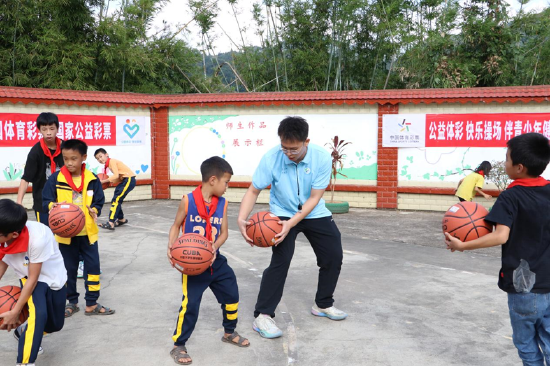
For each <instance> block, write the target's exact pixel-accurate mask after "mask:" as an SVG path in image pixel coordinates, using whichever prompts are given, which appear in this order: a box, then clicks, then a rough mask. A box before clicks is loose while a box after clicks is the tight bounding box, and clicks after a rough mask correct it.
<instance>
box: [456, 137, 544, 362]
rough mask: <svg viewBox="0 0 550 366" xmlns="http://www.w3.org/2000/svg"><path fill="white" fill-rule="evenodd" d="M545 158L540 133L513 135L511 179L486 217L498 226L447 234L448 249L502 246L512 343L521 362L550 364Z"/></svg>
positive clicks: (508, 169) (501, 278) (509, 153)
mask: <svg viewBox="0 0 550 366" xmlns="http://www.w3.org/2000/svg"><path fill="white" fill-rule="evenodd" d="M549 162H550V145H549V144H548V139H547V138H546V137H544V136H543V135H541V134H538V133H526V134H523V135H519V136H516V137H514V138H512V139H511V140H510V141H508V151H507V152H506V163H505V169H506V174H508V176H509V177H510V179H512V180H513V182H512V184H510V185H509V186H508V188H507V189H506V190H505V191H503V192H502V193H501V194H500V195H499V197H498V198H497V200H496V202H495V204H494V206H493V208H492V209H491V212H490V213H489V215H487V217H486V218H485V220H486V221H488V222H490V223H493V224H495V225H496V230H495V231H493V232H492V233H489V234H487V235H485V236H482V237H480V238H478V239H475V240H472V241H469V242H466V243H464V242H462V241H460V240H459V239H457V238H454V237H452V236H451V235H449V233H445V237H446V239H445V242H446V244H447V248H448V249H450V250H451V251H455V250H460V251H462V250H472V249H478V248H487V247H492V246H497V245H502V267H501V269H500V272H499V276H498V286H499V287H500V289H501V290H503V291H505V292H507V293H508V308H509V310H510V320H511V323H512V329H513V341H514V345H515V346H516V348H517V349H518V353H519V357H520V358H521V359H522V360H523V364H524V365H544V358H546V364H547V365H549V364H550V215H548V209H549V207H550V182H549V181H547V180H546V179H544V178H542V177H541V176H540V175H541V174H542V173H543V172H544V170H545V169H546V167H547V165H548V163H549ZM541 350H542V352H541Z"/></svg>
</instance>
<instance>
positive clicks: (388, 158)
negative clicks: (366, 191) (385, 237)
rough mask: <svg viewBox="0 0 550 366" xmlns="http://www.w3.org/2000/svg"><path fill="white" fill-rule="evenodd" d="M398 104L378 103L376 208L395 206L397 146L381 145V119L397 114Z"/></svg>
mask: <svg viewBox="0 0 550 366" xmlns="http://www.w3.org/2000/svg"><path fill="white" fill-rule="evenodd" d="M398 113H399V105H398V104H395V105H393V104H379V105H378V181H377V184H376V185H377V188H378V190H377V192H376V208H397V180H398V179H397V156H398V155H397V147H382V119H383V116H384V115H385V114H398Z"/></svg>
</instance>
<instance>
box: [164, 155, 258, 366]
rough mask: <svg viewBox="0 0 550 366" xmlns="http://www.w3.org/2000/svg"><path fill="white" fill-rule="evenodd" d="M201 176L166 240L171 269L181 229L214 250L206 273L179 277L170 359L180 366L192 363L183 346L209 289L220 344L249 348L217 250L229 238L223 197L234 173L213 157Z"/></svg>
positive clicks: (232, 284)
mask: <svg viewBox="0 0 550 366" xmlns="http://www.w3.org/2000/svg"><path fill="white" fill-rule="evenodd" d="M201 175H202V185H200V186H199V187H197V188H196V189H195V190H194V191H193V192H192V193H189V194H187V195H185V196H183V198H182V200H181V203H180V205H179V208H178V212H177V214H176V219H175V220H174V224H173V225H172V227H171V228H170V234H169V239H168V260H169V261H170V263H171V264H172V267H173V266H174V263H173V262H172V256H171V254H170V250H171V248H172V243H174V242H175V241H176V239H177V238H178V236H179V233H180V228H181V229H182V231H183V233H184V234H187V233H197V234H200V235H203V236H205V237H206V239H207V240H210V241H211V242H212V248H213V251H214V258H213V259H212V267H211V270H206V271H205V272H203V273H202V274H200V275H197V276H187V275H182V279H183V298H182V305H181V307H180V310H179V316H178V320H177V327H176V330H175V331H174V336H173V337H172V339H173V340H174V348H173V349H172V350H171V351H170V356H172V358H173V359H174V361H175V362H176V363H177V364H179V365H189V364H191V362H192V360H191V357H190V356H189V354H187V348H186V347H185V343H186V342H187V340H188V339H189V337H190V336H191V333H192V332H193V329H194V328H195V324H196V322H197V319H198V316H199V308H200V304H201V298H202V294H203V292H204V291H205V290H206V289H207V288H208V287H210V289H211V290H212V292H213V293H214V295H215V296H216V299H217V300H218V302H219V303H220V305H221V308H222V313H223V322H222V324H223V328H224V332H225V334H224V336H223V337H222V342H226V343H229V344H233V345H236V346H239V347H248V346H250V342H249V341H248V339H246V338H244V337H242V336H240V335H239V334H238V333H237V332H236V331H235V328H236V327H237V310H238V305H239V289H238V287H237V278H236V277H235V273H234V272H233V269H231V267H229V264H228V263H227V259H226V258H225V257H224V256H223V255H221V254H220V253H219V251H218V250H219V249H220V247H221V246H222V245H223V244H224V243H225V241H226V240H227V237H228V235H229V230H228V224H227V201H226V200H225V198H223V197H222V196H223V194H224V193H225V190H226V189H227V184H228V183H229V180H230V179H231V176H232V175H233V170H232V169H231V166H230V165H229V163H228V162H227V161H225V160H224V159H222V158H220V157H218V156H214V157H211V158H209V159H207V160H205V161H204V162H203V163H202V164H201Z"/></svg>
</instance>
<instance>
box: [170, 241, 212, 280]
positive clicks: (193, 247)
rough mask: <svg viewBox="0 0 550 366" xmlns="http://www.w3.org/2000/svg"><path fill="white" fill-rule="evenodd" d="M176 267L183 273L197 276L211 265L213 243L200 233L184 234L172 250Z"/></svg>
mask: <svg viewBox="0 0 550 366" xmlns="http://www.w3.org/2000/svg"><path fill="white" fill-rule="evenodd" d="M170 254H171V255H172V261H173V262H174V267H175V268H176V269H177V270H178V271H180V272H181V273H183V274H185V275H189V276H197V275H200V274H201V273H203V272H204V271H206V269H207V268H208V267H210V262H211V261H212V257H214V253H213V252H212V244H211V243H210V242H209V241H208V240H206V238H205V237H204V236H202V235H199V234H183V235H182V236H180V237H179V238H177V239H176V241H175V242H174V244H172V249H171V250H170Z"/></svg>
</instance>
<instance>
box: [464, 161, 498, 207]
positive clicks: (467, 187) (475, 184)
mask: <svg viewBox="0 0 550 366" xmlns="http://www.w3.org/2000/svg"><path fill="white" fill-rule="evenodd" d="M492 168H493V167H492V166H491V163H489V162H488V161H484V162H482V163H481V164H479V166H478V167H477V169H476V170H474V171H473V173H470V174H468V175H467V176H466V177H464V178H462V179H461V180H460V182H458V187H456V192H455V196H457V197H458V200H459V201H460V202H464V201H471V200H472V199H473V198H474V196H475V195H476V193H479V194H481V195H482V196H483V197H485V199H487V200H490V199H491V196H490V195H488V194H487V193H485V192H483V191H482V190H481V188H483V184H484V183H485V177H486V176H488V175H489V172H490V171H491V169H492Z"/></svg>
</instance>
